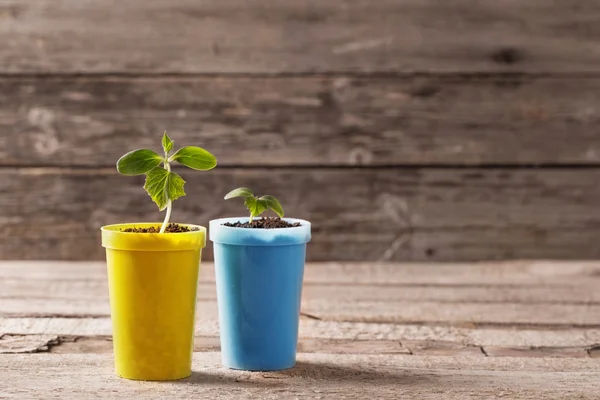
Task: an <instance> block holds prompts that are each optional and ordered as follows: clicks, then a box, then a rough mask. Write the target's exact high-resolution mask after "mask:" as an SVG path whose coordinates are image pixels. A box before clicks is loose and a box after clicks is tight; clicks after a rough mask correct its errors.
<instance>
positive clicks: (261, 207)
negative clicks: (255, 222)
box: [244, 196, 269, 217]
mask: <svg viewBox="0 0 600 400" xmlns="http://www.w3.org/2000/svg"><path fill="white" fill-rule="evenodd" d="M244 204H245V205H246V207H247V208H248V211H250V216H251V217H258V216H259V215H260V214H262V213H263V212H265V211H267V210H268V209H269V206H268V205H267V202H266V201H265V200H260V199H257V198H256V197H254V196H251V197H246V200H245V201H244Z"/></svg>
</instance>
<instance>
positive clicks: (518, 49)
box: [0, 0, 600, 74]
mask: <svg viewBox="0 0 600 400" xmlns="http://www.w3.org/2000/svg"><path fill="white" fill-rule="evenodd" d="M599 13H600V7H599V6H598V4H597V2H594V1H560V2H548V1H546V0H530V1H527V2H523V1H520V0H503V1H495V0H485V1H478V2H477V3H473V2H472V1H470V0H455V1H453V2H452V3H451V4H443V5H440V4H439V3H438V2H425V1H416V0H409V1H396V0H380V1H377V2H369V1H363V0H352V1H344V0H331V1H327V2H323V1H318V0H310V1H303V2H277V3H273V2H271V1H267V0H253V1H250V2H248V1H242V0H232V1H228V2H226V3H224V2H220V1H215V0H212V1H203V2H197V1H194V0H177V1H171V0H153V1H142V0H135V1H128V2H127V4H123V2H120V1H117V0H110V1H108V0H107V1H103V2H102V3H98V2H93V1H80V0H63V1H60V2H56V1H52V0H41V1H32V2H23V1H18V0H2V2H1V3H0V18H1V21H2V23H0V42H1V43H5V44H6V45H5V46H2V48H1V49H0V60H1V61H0V70H1V71H3V72H5V73H127V74H130V73H165V72H167V73H314V72H332V71H337V72H351V73H356V72H360V73H373V72H397V73H411V72H415V71H416V72H443V73H448V72H459V73H465V72H499V71H500V72H506V71H508V72H514V71H519V72H559V73H562V72H593V73H596V72H598V68H597V65H598V63H599V62H600V52H599V51H598V49H597V47H596V42H597V40H598V38H599V37H600V33H599V31H598V29H597V26H598V24H597V19H598V15H599ZM74 32H76V33H77V34H74Z"/></svg>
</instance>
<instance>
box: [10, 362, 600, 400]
mask: <svg viewBox="0 0 600 400" xmlns="http://www.w3.org/2000/svg"><path fill="white" fill-rule="evenodd" d="M0 362H1V363H2V365H6V366H7V368H3V369H1V370H0V378H2V379H0V382H2V383H0V395H2V396H4V397H18V398H23V397H31V396H34V395H36V394H39V393H40V391H41V390H43V393H44V396H45V397H62V396H64V393H69V394H70V395H71V396H74V397H90V396H94V397H103V398H114V396H115V393H119V396H122V397H136V398H156V396H157V395H159V396H160V397H161V398H182V397H198V396H203V397H207V398H214V399H240V398H256V397H260V398H281V396H282V395H285V396H286V397H292V398H309V399H314V398H315V397H320V396H321V397H323V396H324V397H335V398H348V399H362V398H365V397H376V398H389V399H396V398H399V397H407V398H422V399H468V398H482V397H486V398H487V397H497V396H503V397H507V398H511V399H536V400H539V399H556V398H581V399H588V398H589V399H591V398H595V397H596V394H597V391H598V390H600V363H598V361H597V360H593V359H532V358H529V359H528V358H519V359H514V358H504V357H502V358H486V357H452V358H449V357H427V356H423V357H407V356H403V355H385V356H375V355H372V356H370V355H347V354H343V355H331V354H300V355H299V360H298V364H297V366H296V367H295V368H294V369H291V370H287V371H281V372H268V373H251V372H245V371H233V370H227V369H224V368H222V367H220V354H219V353H195V354H194V361H193V366H192V368H193V370H194V374H193V375H192V377H190V378H188V379H186V380H183V381H180V382H170V383H169V382H161V383H156V382H130V381H125V380H122V379H118V378H116V377H115V376H114V372H113V367H112V357H111V356H110V355H108V354H103V355H93V354H82V355H78V354H35V355H27V356H25V357H23V356H8V355H0ZM56 365H60V366H61V368H60V369H57V368H56ZM64 371H68V373H65V372H64Z"/></svg>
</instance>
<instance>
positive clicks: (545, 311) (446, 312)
mask: <svg viewBox="0 0 600 400" xmlns="http://www.w3.org/2000/svg"><path fill="white" fill-rule="evenodd" d="M196 309H197V317H198V320H199V321H200V322H199V323H202V322H203V321H216V320H217V318H218V314H217V302H216V301H215V300H201V301H199V302H198V304H197V306H196ZM301 312H303V313H305V314H307V315H310V316H312V317H314V318H318V319H322V320H327V321H340V322H377V323H413V324H420V323H424V324H436V323H437V324H449V325H460V324H482V325H499V324H505V325H513V324H517V325H551V326H561V325H565V326H581V327H594V328H598V327H599V326H600V321H599V320H598V315H600V305H588V304H553V305H551V306H549V305H547V304H523V303H517V304H514V303H467V302H465V303H446V302H432V301H366V300H357V299H347V300H338V299H331V298H328V297H327V296H324V297H322V298H318V299H314V298H311V299H306V298H303V300H302V310H301ZM0 316H1V317H29V316H32V317H52V316H58V317H69V318H72V317H95V318H97V317H108V316H110V307H109V302H108V298H104V299H89V300H87V299H52V298H46V299H35V298H32V299H2V309H1V310H0Z"/></svg>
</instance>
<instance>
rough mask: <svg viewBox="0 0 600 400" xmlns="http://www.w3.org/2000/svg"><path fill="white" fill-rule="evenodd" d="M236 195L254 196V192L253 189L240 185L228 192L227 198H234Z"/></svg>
mask: <svg viewBox="0 0 600 400" xmlns="http://www.w3.org/2000/svg"><path fill="white" fill-rule="evenodd" d="M234 197H246V198H247V197H254V194H252V191H251V190H250V189H248V188H245V187H239V188H237V189H233V190H232V191H231V192H229V193H227V194H226V195H225V200H229V199H233V198H234Z"/></svg>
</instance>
